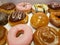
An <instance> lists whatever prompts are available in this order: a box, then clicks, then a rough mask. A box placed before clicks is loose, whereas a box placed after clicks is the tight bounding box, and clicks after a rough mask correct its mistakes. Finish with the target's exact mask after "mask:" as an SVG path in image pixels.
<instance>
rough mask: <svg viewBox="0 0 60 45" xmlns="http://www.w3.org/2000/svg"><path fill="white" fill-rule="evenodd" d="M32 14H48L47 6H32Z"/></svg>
mask: <svg viewBox="0 0 60 45" xmlns="http://www.w3.org/2000/svg"><path fill="white" fill-rule="evenodd" d="M32 12H33V13H36V12H44V13H47V12H48V6H47V5H46V4H34V5H33V6H32Z"/></svg>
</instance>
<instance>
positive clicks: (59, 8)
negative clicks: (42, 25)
mask: <svg viewBox="0 0 60 45" xmlns="http://www.w3.org/2000/svg"><path fill="white" fill-rule="evenodd" d="M48 7H49V12H60V4H59V3H57V2H51V3H50V4H48Z"/></svg>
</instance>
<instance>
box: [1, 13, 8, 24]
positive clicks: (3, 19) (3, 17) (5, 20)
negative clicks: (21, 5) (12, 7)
mask: <svg viewBox="0 0 60 45" xmlns="http://www.w3.org/2000/svg"><path fill="white" fill-rule="evenodd" d="M7 23H8V15H7V14H5V13H3V12H0V25H6V24H7Z"/></svg>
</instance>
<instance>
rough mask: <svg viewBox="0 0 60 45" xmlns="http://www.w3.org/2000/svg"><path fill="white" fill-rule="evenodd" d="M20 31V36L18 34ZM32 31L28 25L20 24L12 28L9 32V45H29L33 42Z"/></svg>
mask: <svg viewBox="0 0 60 45" xmlns="http://www.w3.org/2000/svg"><path fill="white" fill-rule="evenodd" d="M19 31H20V34H18V33H19ZM32 36H33V32H32V29H31V28H30V27H29V26H27V25H26V24H19V25H16V26H14V27H12V28H11V29H10V30H9V32H8V36H7V39H8V44H9V45H29V44H30V43H31V41H32Z"/></svg>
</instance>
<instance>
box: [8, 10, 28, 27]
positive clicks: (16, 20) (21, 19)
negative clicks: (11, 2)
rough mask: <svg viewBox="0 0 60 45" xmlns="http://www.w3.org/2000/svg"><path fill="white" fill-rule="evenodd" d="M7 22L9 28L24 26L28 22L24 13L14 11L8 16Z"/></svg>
mask: <svg viewBox="0 0 60 45" xmlns="http://www.w3.org/2000/svg"><path fill="white" fill-rule="evenodd" d="M8 22H9V24H10V25H11V26H14V25H17V24H26V23H27V22H28V16H27V15H26V14H25V13H24V12H21V11H15V12H13V13H12V14H11V15H10V16H9V19H8Z"/></svg>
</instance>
